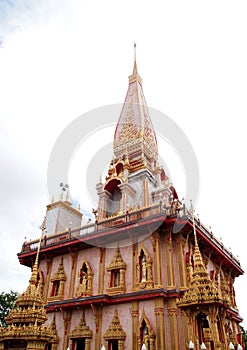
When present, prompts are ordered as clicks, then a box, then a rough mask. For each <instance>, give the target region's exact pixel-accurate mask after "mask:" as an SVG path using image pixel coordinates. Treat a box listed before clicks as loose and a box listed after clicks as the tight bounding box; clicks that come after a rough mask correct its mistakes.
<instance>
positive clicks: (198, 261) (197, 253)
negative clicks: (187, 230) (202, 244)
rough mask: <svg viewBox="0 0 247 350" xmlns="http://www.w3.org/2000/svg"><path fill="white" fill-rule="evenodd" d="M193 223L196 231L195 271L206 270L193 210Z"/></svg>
mask: <svg viewBox="0 0 247 350" xmlns="http://www.w3.org/2000/svg"><path fill="white" fill-rule="evenodd" d="M192 223H193V232H194V241H195V252H194V254H195V262H194V267H195V272H198V271H199V270H200V271H201V270H202V269H203V270H204V265H203V262H202V256H201V252H200V249H199V245H198V241H197V234H196V226H195V212H194V210H193V212H192Z"/></svg>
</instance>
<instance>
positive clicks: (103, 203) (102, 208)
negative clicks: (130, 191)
mask: <svg viewBox="0 0 247 350" xmlns="http://www.w3.org/2000/svg"><path fill="white" fill-rule="evenodd" d="M98 195H99V205H98V214H99V216H98V220H99V221H100V220H103V219H105V218H106V214H107V202H108V199H109V197H110V196H111V194H110V193H109V192H108V191H106V190H103V191H102V192H100V193H98Z"/></svg>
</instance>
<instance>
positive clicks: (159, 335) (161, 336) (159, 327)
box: [150, 298, 165, 350]
mask: <svg viewBox="0 0 247 350" xmlns="http://www.w3.org/2000/svg"><path fill="white" fill-rule="evenodd" d="M154 314H155V323H156V347H157V349H165V332H164V328H165V325H164V299H163V298H158V299H155V309H154ZM151 343H153V346H154V339H153V338H150V348H151ZM150 350H151V349H150Z"/></svg>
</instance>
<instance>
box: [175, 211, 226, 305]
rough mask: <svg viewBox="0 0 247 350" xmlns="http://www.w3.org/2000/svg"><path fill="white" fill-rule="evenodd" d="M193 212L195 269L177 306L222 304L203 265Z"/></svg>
mask: <svg viewBox="0 0 247 350" xmlns="http://www.w3.org/2000/svg"><path fill="white" fill-rule="evenodd" d="M191 211H192V224H193V233H194V241H195V250H194V257H195V259H194V269H193V273H192V276H191V280H190V284H189V289H188V290H187V291H186V292H185V293H184V295H183V297H182V298H181V299H179V300H178V301H177V305H178V306H180V307H186V306H191V305H198V304H212V303H215V302H216V303H217V302H222V300H221V298H220V296H219V293H218V290H217V287H216V285H215V283H214V282H213V281H212V280H211V279H210V277H209V274H208V272H207V270H206V268H205V266H204V264H203V261H202V256H201V252H200V249H199V245H198V241H197V234H196V227H195V218H194V209H193V207H192V209H191Z"/></svg>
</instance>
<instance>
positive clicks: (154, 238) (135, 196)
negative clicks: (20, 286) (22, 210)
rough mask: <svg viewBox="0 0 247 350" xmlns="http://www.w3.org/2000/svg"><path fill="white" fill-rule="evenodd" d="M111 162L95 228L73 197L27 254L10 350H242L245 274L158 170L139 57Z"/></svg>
mask: <svg viewBox="0 0 247 350" xmlns="http://www.w3.org/2000/svg"><path fill="white" fill-rule="evenodd" d="M113 153H114V156H113V158H112V160H109V163H110V164H109V168H108V173H107V176H106V178H105V180H104V181H100V182H99V183H98V184H96V190H97V194H98V207H97V208H96V209H94V210H93V212H94V215H95V220H94V222H91V223H89V224H86V225H83V226H82V225H81V220H82V213H81V211H80V210H79V209H78V208H77V209H75V208H73V207H72V204H71V202H70V199H69V194H68V192H67V194H66V195H65V198H63V196H61V197H60V198H59V199H57V200H53V201H52V203H50V204H49V205H48V206H47V212H46V219H45V221H44V223H43V225H42V233H43V234H42V236H41V239H37V240H33V241H30V242H24V243H23V246H22V250H21V252H20V253H18V258H19V261H20V263H21V264H23V265H25V266H29V267H30V268H32V274H31V278H30V282H29V286H28V288H27V290H26V292H24V293H23V294H22V295H21V296H20V297H19V298H18V300H17V303H16V308H15V309H13V310H12V311H11V312H10V314H9V315H8V317H7V319H6V322H7V327H6V328H3V327H2V328H0V350H9V349H13V348H15V349H17V348H18V349H20V350H21V349H23V350H24V349H30V350H38V349H39V350H48V349H49V350H66V349H70V350H98V349H107V350H124V349H133V350H141V349H142V350H144V349H146V350H158V349H161V350H179V349H193V348H194V349H197V350H199V349H208V350H227V349H229V348H230V347H229V346H233V349H238V350H239V349H241V348H242V347H241V344H242V339H241V331H240V326H239V323H240V322H241V321H242V318H241V317H240V316H239V312H238V308H237V305H236V301H235V292H234V282H235V279H236V277H238V276H240V275H242V274H243V270H242V268H241V265H240V262H239V261H238V259H237V258H235V257H234V256H233V254H232V253H231V252H230V251H228V250H227V249H226V248H225V247H224V245H223V243H222V242H221V241H219V240H218V239H217V238H216V237H215V236H214V235H213V233H212V232H211V231H210V230H209V229H207V227H206V226H204V225H203V224H202V223H201V222H200V221H199V220H198V218H196V217H195V215H194V210H193V208H192V207H191V208H189V209H188V208H186V207H185V204H184V203H183V201H182V200H180V199H179V197H178V195H177V192H176V190H175V188H174V186H173V184H172V182H171V180H170V179H169V178H168V176H167V174H166V172H165V170H164V169H163V167H162V166H161V165H159V160H158V145H157V138H156V133H155V130H154V128H153V125H152V121H151V118H150V115H149V111H148V107H147V104H146V101H145V97H144V93H143V87H142V79H141V77H140V75H139V73H138V69H137V63H136V55H135V58H134V66H133V72H132V74H131V75H130V76H129V84H128V90H127V94H126V97H125V101H124V104H123V107H122V111H121V113H120V117H119V120H118V122H117V124H116V129H115V134H114V140H113ZM100 175H101V174H99V176H100ZM58 182H59V179H58ZM68 221H69V222H70V223H72V225H73V227H69V225H68ZM175 223H176V230H173V227H174V224H175Z"/></svg>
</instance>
